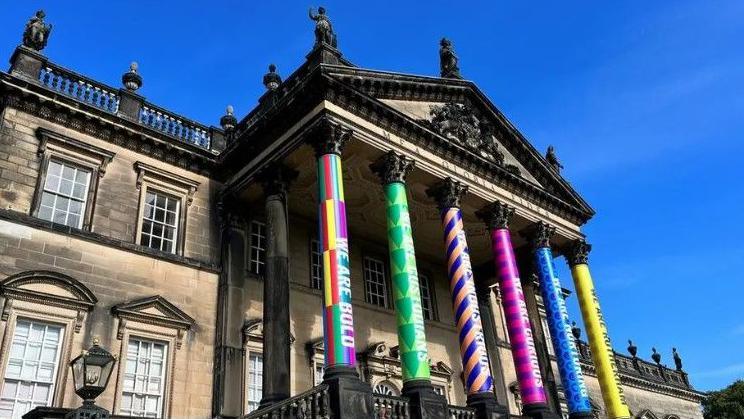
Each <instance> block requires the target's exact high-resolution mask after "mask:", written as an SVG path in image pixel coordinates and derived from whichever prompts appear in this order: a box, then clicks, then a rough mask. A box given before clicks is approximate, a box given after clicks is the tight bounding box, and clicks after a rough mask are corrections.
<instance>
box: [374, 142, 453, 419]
mask: <svg viewBox="0 0 744 419" xmlns="http://www.w3.org/2000/svg"><path fill="white" fill-rule="evenodd" d="M413 166H414V162H413V161H412V160H411V159H409V158H407V157H405V156H403V155H399V154H396V153H395V152H393V151H390V152H388V153H386V154H385V155H383V156H382V157H380V158H379V159H378V160H377V161H376V162H375V163H373V164H372V165H371V166H370V168H371V169H372V170H373V171H374V172H376V173H377V174H378V175H379V176H380V180H381V181H382V184H383V188H384V191H385V207H386V214H387V217H386V218H387V233H388V247H389V251H390V269H391V271H392V283H393V299H394V301H395V314H396V320H397V325H398V344H399V354H400V361H401V370H402V373H401V375H402V376H403V392H402V393H403V395H404V396H406V397H408V399H409V406H410V414H411V418H412V419H425V418H434V417H444V416H445V415H446V413H447V401H446V399H445V398H444V397H441V396H439V395H437V394H436V393H435V392H434V387H433V386H432V384H431V379H430V370H429V363H430V360H429V353H428V350H427V347H426V331H425V326H424V313H423V310H422V308H421V294H420V290H419V279H418V271H417V269H416V253H415V251H414V246H413V235H412V231H411V219H410V216H409V213H408V198H407V196H406V186H405V178H406V175H407V174H408V172H410V171H411V170H412V169H413Z"/></svg>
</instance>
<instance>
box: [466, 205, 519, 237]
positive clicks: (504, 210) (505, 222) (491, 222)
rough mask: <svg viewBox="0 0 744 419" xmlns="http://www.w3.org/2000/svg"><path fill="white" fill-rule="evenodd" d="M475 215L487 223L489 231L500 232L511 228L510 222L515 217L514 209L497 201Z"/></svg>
mask: <svg viewBox="0 0 744 419" xmlns="http://www.w3.org/2000/svg"><path fill="white" fill-rule="evenodd" d="M475 214H476V215H477V216H478V217H480V219H481V220H483V221H484V222H485V223H486V225H487V226H488V228H489V229H491V230H499V229H504V228H509V220H510V219H511V217H512V215H514V208H513V207H510V206H509V205H506V204H505V203H503V202H501V201H496V202H494V203H493V204H491V205H488V206H487V207H485V208H483V209H481V210H480V211H478V212H476V213H475Z"/></svg>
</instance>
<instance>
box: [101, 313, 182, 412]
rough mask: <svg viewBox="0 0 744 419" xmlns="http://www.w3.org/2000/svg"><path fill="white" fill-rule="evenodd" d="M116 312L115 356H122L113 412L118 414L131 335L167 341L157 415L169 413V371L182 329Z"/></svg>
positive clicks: (170, 393) (179, 345) (148, 339)
mask: <svg viewBox="0 0 744 419" xmlns="http://www.w3.org/2000/svg"><path fill="white" fill-rule="evenodd" d="M117 315H118V316H119V319H118V321H119V325H118V328H117V336H116V338H117V339H118V340H119V341H120V346H119V359H120V360H124V362H119V363H118V364H119V365H118V372H117V379H116V390H115V393H114V410H113V411H114V412H116V414H117V415H118V414H121V404H122V399H123V393H124V374H125V372H126V359H127V349H128V343H129V341H130V339H131V338H134V339H137V340H146V341H154V342H158V343H164V344H166V345H167V348H166V355H165V362H164V364H165V365H166V366H167V367H165V368H164V371H165V374H164V376H163V399H162V406H161V408H162V409H161V412H162V413H161V416H160V417H171V415H172V413H171V410H172V406H173V404H172V401H173V379H174V376H173V371H174V368H175V364H176V363H177V362H178V359H177V358H176V354H177V353H178V352H180V350H179V349H180V347H181V344H180V343H181V340H182V339H183V333H184V331H183V330H182V329H177V328H174V327H169V326H164V325H159V324H150V323H145V322H144V321H142V320H138V319H136V318H135V317H134V316H133V315H129V314H117ZM112 352H113V351H112Z"/></svg>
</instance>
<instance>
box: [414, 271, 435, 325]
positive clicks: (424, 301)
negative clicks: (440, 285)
mask: <svg viewBox="0 0 744 419" xmlns="http://www.w3.org/2000/svg"><path fill="white" fill-rule="evenodd" d="M418 278H419V292H420V294H421V311H422V314H423V316H424V320H436V319H437V317H436V307H435V306H434V293H433V290H434V288H433V287H432V284H431V280H430V278H429V276H428V275H426V274H422V273H419V274H418ZM424 293H426V294H427V295H426V296H425V295H424ZM427 306H428V307H427Z"/></svg>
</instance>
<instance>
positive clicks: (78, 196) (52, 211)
mask: <svg viewBox="0 0 744 419" xmlns="http://www.w3.org/2000/svg"><path fill="white" fill-rule="evenodd" d="M89 184H90V171H88V170H85V169H78V168H76V167H73V166H70V165H68V164H66V163H61V162H54V161H52V162H50V163H49V168H48V170H47V175H46V180H45V182H44V192H43V193H42V195H41V202H40V203H39V211H38V216H39V218H41V219H44V220H49V221H53V222H54V223H57V224H64V225H68V226H71V227H76V228H79V227H80V226H81V225H82V215H83V213H84V212H85V205H86V202H87V199H88V197H87V194H88V187H89Z"/></svg>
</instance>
